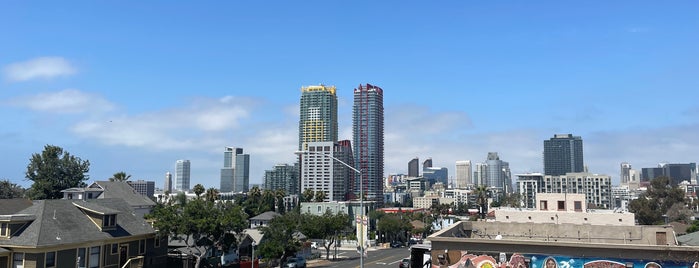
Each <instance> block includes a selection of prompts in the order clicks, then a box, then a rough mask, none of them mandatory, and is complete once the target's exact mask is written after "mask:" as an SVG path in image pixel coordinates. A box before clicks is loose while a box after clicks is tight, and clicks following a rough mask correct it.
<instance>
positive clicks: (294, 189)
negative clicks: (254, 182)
mask: <svg viewBox="0 0 699 268" xmlns="http://www.w3.org/2000/svg"><path fill="white" fill-rule="evenodd" d="M298 175H299V167H298V165H293V166H292V165H289V164H278V165H275V166H274V169H272V170H265V185H264V187H265V190H278V189H282V190H284V193H286V194H287V195H292V194H298V193H299V179H298V177H299V176H298Z"/></svg>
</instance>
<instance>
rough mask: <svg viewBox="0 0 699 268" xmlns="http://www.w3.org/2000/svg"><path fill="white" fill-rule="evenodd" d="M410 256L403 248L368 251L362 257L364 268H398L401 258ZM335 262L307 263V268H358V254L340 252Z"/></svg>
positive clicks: (354, 252)
mask: <svg viewBox="0 0 699 268" xmlns="http://www.w3.org/2000/svg"><path fill="white" fill-rule="evenodd" d="M322 252H323V255H322V256H323V257H325V251H322ZM330 256H331V258H332V253H331V255H330ZM409 256H410V249H409V248H407V247H404V248H386V249H379V250H374V251H369V253H368V256H367V257H364V268H398V262H400V261H401V260H402V259H403V258H408V257H409ZM338 258H341V259H339V260H337V261H316V262H314V263H309V264H308V266H309V267H323V268H359V254H358V253H357V251H356V250H353V251H340V252H339V253H338Z"/></svg>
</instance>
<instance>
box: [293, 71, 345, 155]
mask: <svg viewBox="0 0 699 268" xmlns="http://www.w3.org/2000/svg"><path fill="white" fill-rule="evenodd" d="M299 114H300V119H299V150H302V151H306V150H307V149H308V148H304V143H307V142H315V141H332V142H335V141H337V96H336V95H335V87H334V86H329V87H328V86H325V85H319V86H308V87H302V88H301V103H300V111H299Z"/></svg>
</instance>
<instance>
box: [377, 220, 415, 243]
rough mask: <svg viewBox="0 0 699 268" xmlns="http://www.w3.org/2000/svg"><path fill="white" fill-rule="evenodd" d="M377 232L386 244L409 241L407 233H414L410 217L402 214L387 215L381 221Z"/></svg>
mask: <svg viewBox="0 0 699 268" xmlns="http://www.w3.org/2000/svg"><path fill="white" fill-rule="evenodd" d="M376 230H377V231H378V232H379V233H381V239H382V241H385V242H390V241H403V242H405V241H408V239H409V237H407V233H410V232H412V231H413V226H412V224H410V220H409V218H408V217H403V215H401V214H385V215H383V217H381V220H379V223H378V224H377V226H376Z"/></svg>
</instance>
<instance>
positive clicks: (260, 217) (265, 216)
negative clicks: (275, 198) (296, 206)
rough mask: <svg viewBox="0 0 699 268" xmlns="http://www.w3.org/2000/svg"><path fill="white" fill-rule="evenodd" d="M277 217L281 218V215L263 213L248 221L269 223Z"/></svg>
mask: <svg viewBox="0 0 699 268" xmlns="http://www.w3.org/2000/svg"><path fill="white" fill-rule="evenodd" d="M277 216H281V214H279V213H276V212H274V211H267V212H265V213H262V214H260V215H257V216H255V217H252V218H250V220H258V221H270V220H272V219H274V218H275V217H277Z"/></svg>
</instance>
